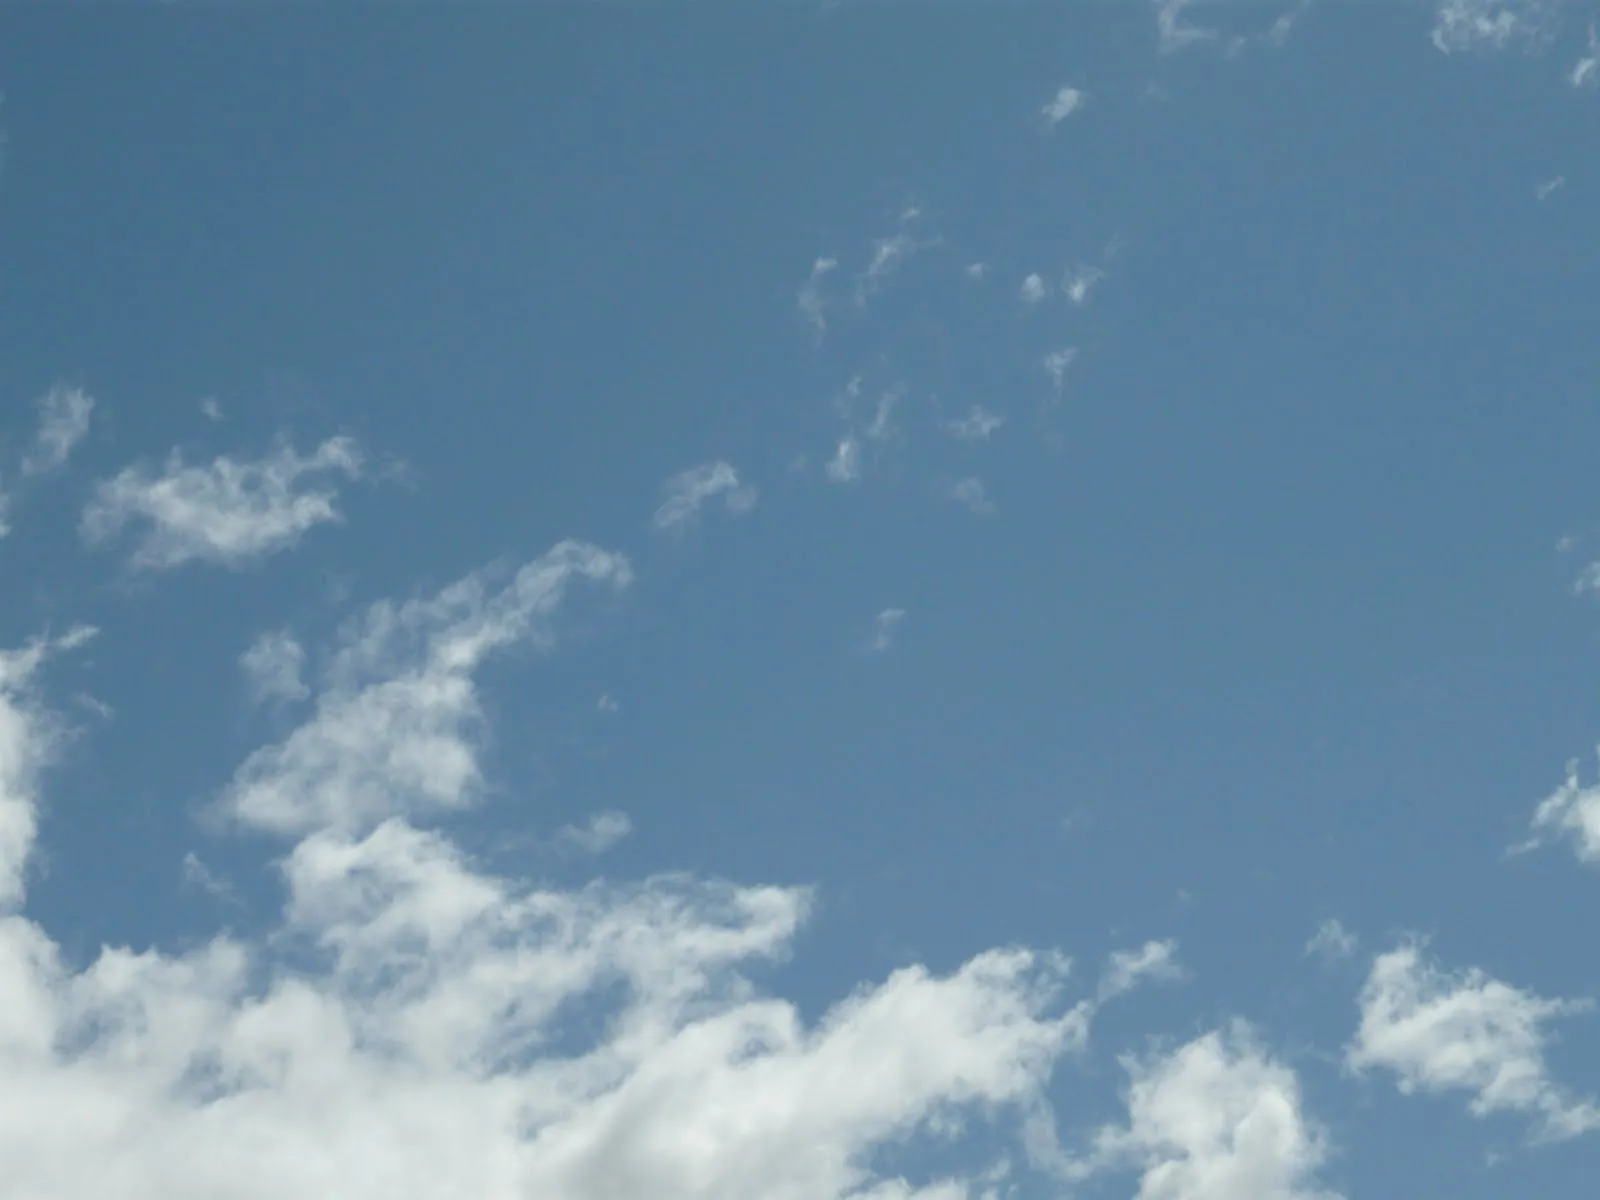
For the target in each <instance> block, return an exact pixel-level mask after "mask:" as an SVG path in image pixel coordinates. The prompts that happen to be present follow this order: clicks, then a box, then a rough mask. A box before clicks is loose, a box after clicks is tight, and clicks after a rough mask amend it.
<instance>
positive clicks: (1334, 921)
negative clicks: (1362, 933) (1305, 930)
mask: <svg viewBox="0 0 1600 1200" xmlns="http://www.w3.org/2000/svg"><path fill="white" fill-rule="evenodd" d="M1360 946H1361V939H1360V938H1358V937H1357V936H1356V935H1355V934H1353V933H1351V932H1350V931H1349V930H1348V929H1346V928H1345V927H1344V924H1343V923H1342V922H1341V921H1339V920H1338V918H1336V917H1330V918H1329V919H1328V920H1326V921H1324V922H1323V923H1322V924H1321V925H1319V926H1318V927H1317V932H1316V933H1314V934H1313V935H1312V936H1311V940H1310V941H1308V942H1307V943H1306V948H1305V953H1306V956H1307V957H1308V958H1320V959H1322V960H1324V961H1325V962H1336V961H1339V960H1341V959H1346V958H1350V957H1352V956H1354V954H1355V952H1356V951H1357V950H1358V949H1359V948H1360Z"/></svg>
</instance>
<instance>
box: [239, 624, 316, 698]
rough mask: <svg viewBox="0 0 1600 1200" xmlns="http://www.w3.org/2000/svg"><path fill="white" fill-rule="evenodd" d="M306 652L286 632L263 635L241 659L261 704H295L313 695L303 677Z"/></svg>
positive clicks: (240, 662) (240, 663)
mask: <svg viewBox="0 0 1600 1200" xmlns="http://www.w3.org/2000/svg"><path fill="white" fill-rule="evenodd" d="M305 662H306V652H305V650H304V649H303V648H302V647H301V645H300V643H299V642H297V641H295V639H294V635H293V634H291V633H289V632H288V631H287V630H282V629H280V630H276V631H274V632H271V633H263V634H262V635H261V636H260V637H258V638H256V640H255V641H254V642H252V643H251V644H250V648H249V649H248V650H246V651H245V652H244V653H243V654H242V655H241V656H240V657H239V666H240V668H241V669H242V670H243V671H244V673H245V678H246V680H247V682H248V683H249V685H250V695H251V697H252V699H254V700H255V701H256V702H257V703H258V704H261V703H270V702H271V701H274V700H279V701H289V702H293V701H296V700H304V699H305V698H306V697H307V696H309V695H310V694H311V689H310V688H308V687H306V685H305V681H304V680H302V679H301V678H300V674H301V672H302V671H303V670H304V669H305Z"/></svg>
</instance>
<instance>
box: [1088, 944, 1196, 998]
mask: <svg viewBox="0 0 1600 1200" xmlns="http://www.w3.org/2000/svg"><path fill="white" fill-rule="evenodd" d="M1181 978H1183V968H1182V967H1180V966H1179V965H1178V943H1177V942H1174V941H1171V940H1168V941H1165V942H1146V943H1145V944H1144V945H1143V946H1140V947H1139V948H1138V949H1137V950H1118V951H1117V952H1116V953H1114V954H1112V956H1111V962H1110V963H1109V965H1108V966H1107V967H1106V973H1105V975H1104V977H1103V978H1102V979H1101V980H1100V990H1099V998H1100V1000H1101V1001H1106V1000H1110V999H1112V998H1113V997H1115V996H1120V995H1122V994H1123V993H1124V992H1130V991H1132V990H1133V989H1134V988H1136V987H1138V986H1139V985H1140V984H1141V983H1143V982H1145V981H1146V980H1155V981H1171V980H1175V979H1181Z"/></svg>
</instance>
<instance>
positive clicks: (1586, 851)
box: [1512, 761, 1600, 863]
mask: <svg viewBox="0 0 1600 1200" xmlns="http://www.w3.org/2000/svg"><path fill="white" fill-rule="evenodd" d="M1551 838H1565V839H1567V840H1568V841H1570V842H1571V843H1572V848H1573V850H1574V851H1575V852H1576V854H1577V856H1578V858H1579V859H1580V860H1581V861H1583V862H1586V863H1600V785H1594V786H1590V787H1585V786H1583V784H1582V782H1581V781H1580V780H1579V778H1578V764H1577V762H1576V761H1573V762H1569V763H1568V764H1567V778H1566V780H1565V781H1564V782H1563V783H1562V784H1561V786H1560V787H1558V788H1557V789H1556V790H1555V791H1553V792H1551V793H1550V795H1548V796H1546V797H1545V798H1544V799H1543V800H1542V801H1540V802H1539V806H1538V807H1537V808H1536V809H1534V812H1533V820H1532V821H1531V822H1530V837H1529V839H1528V840H1527V841H1525V842H1523V843H1521V844H1520V845H1517V846H1514V847H1512V850H1513V852H1522V851H1526V850H1532V849H1535V848H1536V847H1538V846H1539V845H1541V844H1543V843H1544V842H1546V841H1548V840H1549V839H1551Z"/></svg>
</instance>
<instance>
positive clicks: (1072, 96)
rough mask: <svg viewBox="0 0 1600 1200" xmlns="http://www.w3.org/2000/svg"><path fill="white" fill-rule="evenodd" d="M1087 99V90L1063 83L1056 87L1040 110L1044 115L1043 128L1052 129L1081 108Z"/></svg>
mask: <svg viewBox="0 0 1600 1200" xmlns="http://www.w3.org/2000/svg"><path fill="white" fill-rule="evenodd" d="M1088 99H1089V94H1088V93H1087V92H1084V91H1081V90H1080V89H1078V88H1075V87H1068V86H1065V85H1063V86H1062V87H1061V88H1059V89H1057V91H1056V94H1055V95H1054V96H1052V97H1050V101H1049V103H1047V104H1046V105H1045V106H1044V108H1042V109H1041V110H1040V112H1041V114H1042V115H1043V116H1044V123H1045V128H1046V129H1054V128H1055V127H1056V126H1057V125H1059V124H1061V122H1063V121H1065V120H1066V119H1067V118H1068V117H1070V116H1071V115H1072V114H1073V113H1075V112H1077V111H1078V110H1079V109H1081V108H1082V107H1083V106H1084V103H1085V102H1086V101H1087V100H1088Z"/></svg>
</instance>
